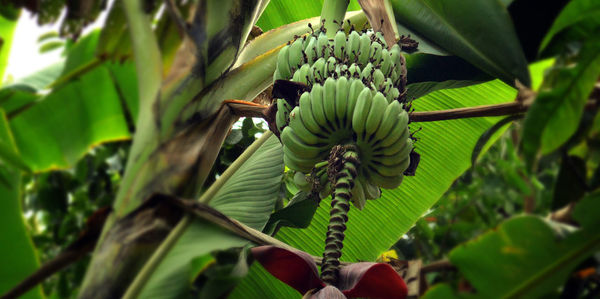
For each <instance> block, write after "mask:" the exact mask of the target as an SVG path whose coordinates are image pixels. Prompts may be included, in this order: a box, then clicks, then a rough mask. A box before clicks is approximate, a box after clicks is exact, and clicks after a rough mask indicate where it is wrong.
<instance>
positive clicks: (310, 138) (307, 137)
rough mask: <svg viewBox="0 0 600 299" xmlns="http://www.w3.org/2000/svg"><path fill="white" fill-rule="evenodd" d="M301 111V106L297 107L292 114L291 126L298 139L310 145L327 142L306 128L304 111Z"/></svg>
mask: <svg viewBox="0 0 600 299" xmlns="http://www.w3.org/2000/svg"><path fill="white" fill-rule="evenodd" d="M300 109H301V108H300V106H296V107H294V110H292V112H290V123H289V126H290V127H291V128H292V129H293V130H294V133H296V135H297V136H298V138H300V139H301V140H302V141H303V142H304V143H306V144H310V145H315V144H324V143H325V142H326V140H324V139H322V138H320V137H319V136H317V135H316V134H314V133H313V132H311V131H310V130H309V129H308V128H306V125H305V122H306V120H305V119H304V118H303V115H302V111H300Z"/></svg>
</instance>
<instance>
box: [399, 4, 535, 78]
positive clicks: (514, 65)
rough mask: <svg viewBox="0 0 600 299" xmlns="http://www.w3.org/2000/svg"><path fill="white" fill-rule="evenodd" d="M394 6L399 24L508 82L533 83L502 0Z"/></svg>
mask: <svg viewBox="0 0 600 299" xmlns="http://www.w3.org/2000/svg"><path fill="white" fill-rule="evenodd" d="M392 5H393V7H394V13H395V15H396V21H397V22H398V23H400V24H401V25H402V26H404V27H406V28H408V29H409V30H411V31H413V32H415V33H417V34H418V35H420V36H421V37H423V38H425V39H427V40H428V41H431V42H433V43H435V45H437V46H438V48H441V49H443V50H445V51H447V52H448V53H450V54H453V55H456V56H458V57H460V58H462V59H464V60H466V61H468V62H469V63H471V64H472V65H474V66H476V67H478V68H480V69H481V70H483V71H485V72H486V73H488V74H489V75H491V76H493V77H496V78H500V79H501V80H503V81H504V82H506V83H507V84H510V85H512V84H514V82H515V79H518V80H519V81H521V83H523V84H525V85H529V84H530V78H529V72H528V69H527V61H526V59H525V55H524V54H523V51H522V49H521V46H520V44H519V40H518V38H517V36H516V34H515V29H514V27H513V24H512V22H511V19H510V16H509V14H508V12H507V11H506V8H505V6H504V5H502V4H501V3H500V2H499V1H478V0H469V1H444V2H439V1H429V0H413V1H392ZM474 28H477V30H473V29H474ZM482 32H486V34H481V33H482ZM400 33H401V34H402V32H400ZM409 77H410V75H409Z"/></svg>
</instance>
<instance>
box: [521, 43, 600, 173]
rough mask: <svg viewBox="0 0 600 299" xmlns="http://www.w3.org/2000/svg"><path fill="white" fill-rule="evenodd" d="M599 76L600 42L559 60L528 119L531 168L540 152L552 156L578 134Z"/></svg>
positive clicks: (526, 146)
mask: <svg viewBox="0 0 600 299" xmlns="http://www.w3.org/2000/svg"><path fill="white" fill-rule="evenodd" d="M599 76H600V39H598V38H594V39H590V40H588V41H586V42H585V43H584V44H583V46H582V48H581V49H580V50H578V51H577V52H576V53H575V55H568V54H567V55H565V56H562V57H561V58H560V59H559V60H557V61H556V63H555V65H554V68H553V69H552V70H551V72H550V73H549V74H548V75H547V76H546V78H545V80H544V83H543V85H542V88H541V90H540V93H539V95H538V96H537V98H536V99H535V101H534V102H533V105H532V106H531V108H530V109H529V111H528V113H527V116H526V118H525V123H524V128H523V143H522V149H523V154H524V155H525V159H526V161H527V166H528V168H529V169H532V168H533V167H534V163H535V159H536V156H537V153H538V151H541V152H542V153H543V154H547V153H550V152H552V151H554V150H556V149H557V148H559V147H560V146H561V145H562V144H564V143H565V142H567V140H568V139H569V138H570V137H571V136H572V135H573V133H575V131H576V130H577V127H578V125H579V121H580V120H581V117H582V115H583V109H584V107H585V105H586V103H587V100H588V96H589V94H590V92H591V91H592V89H593V88H594V84H595V83H596V81H597V80H598V77H599Z"/></svg>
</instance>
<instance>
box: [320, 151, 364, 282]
mask: <svg viewBox="0 0 600 299" xmlns="http://www.w3.org/2000/svg"><path fill="white" fill-rule="evenodd" d="M329 161H330V162H329V169H328V174H329V175H330V176H329V177H330V178H331V177H332V176H333V177H334V185H333V190H334V191H333V195H332V199H331V212H330V216H329V226H328V227H327V237H326V239H325V250H324V251H323V262H322V264H321V280H323V282H325V283H326V284H328V285H333V286H336V287H337V283H338V280H339V272H340V257H341V256H342V248H343V247H344V243H343V242H344V231H346V222H347V221H348V210H350V198H351V197H352V194H351V190H352V187H354V179H355V178H356V176H357V174H358V166H359V164H360V162H359V160H358V152H357V149H356V146H354V145H347V146H339V145H338V146H335V147H334V148H333V149H332V150H331V155H330V158H329Z"/></svg>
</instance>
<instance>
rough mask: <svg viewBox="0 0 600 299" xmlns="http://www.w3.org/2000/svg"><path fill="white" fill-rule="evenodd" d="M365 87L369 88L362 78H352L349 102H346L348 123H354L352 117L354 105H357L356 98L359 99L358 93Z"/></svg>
mask: <svg viewBox="0 0 600 299" xmlns="http://www.w3.org/2000/svg"><path fill="white" fill-rule="evenodd" d="M363 89H367V90H368V88H367V87H365V85H364V84H363V83H362V82H361V81H360V80H351V82H350V91H349V92H348V103H347V104H346V117H345V119H346V120H347V121H348V125H351V124H352V117H353V115H354V107H355V106H356V100H358V95H359V94H360V93H361V92H362V91H363Z"/></svg>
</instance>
